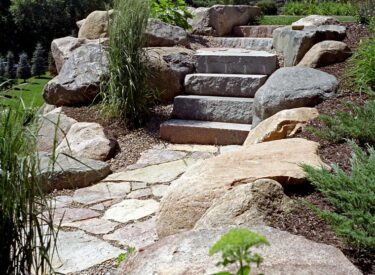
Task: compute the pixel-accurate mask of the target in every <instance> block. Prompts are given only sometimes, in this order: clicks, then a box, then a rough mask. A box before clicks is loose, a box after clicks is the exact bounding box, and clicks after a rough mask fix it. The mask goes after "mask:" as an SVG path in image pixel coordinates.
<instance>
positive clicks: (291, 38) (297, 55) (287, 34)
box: [273, 25, 346, 67]
mask: <svg viewBox="0 0 375 275" xmlns="http://www.w3.org/2000/svg"><path fill="white" fill-rule="evenodd" d="M345 36H346V28H345V27H343V26H337V25H322V26H319V27H306V28H304V29H303V30H293V29H292V27H291V26H287V27H282V28H278V29H276V30H274V31H273V46H274V48H275V50H276V51H277V52H278V53H280V54H282V55H283V56H284V66H285V67H290V66H295V65H297V64H298V62H300V61H301V59H302V58H303V57H304V55H305V54H306V53H307V52H308V50H310V48H311V47H312V46H313V45H315V44H316V43H318V42H321V41H324V40H343V39H344V38H345Z"/></svg>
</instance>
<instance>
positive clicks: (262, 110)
mask: <svg viewBox="0 0 375 275" xmlns="http://www.w3.org/2000/svg"><path fill="white" fill-rule="evenodd" d="M337 86H338V81H337V79H336V77H334V76H333V75H330V74H327V73H325V72H322V71H318V70H315V69H311V68H306V67H290V68H281V69H279V70H277V71H276V72H275V73H273V74H272V75H271V76H270V77H269V78H268V80H267V81H266V83H265V84H264V85H263V86H262V87H261V88H260V89H259V90H258V91H257V92H256V94H255V98H254V108H253V111H254V113H253V128H254V127H255V126H257V125H258V124H259V123H260V122H261V121H262V120H264V119H266V118H269V117H270V116H272V115H274V114H276V113H277V112H279V111H282V110H285V109H293V108H299V107H313V106H315V105H317V104H318V103H320V102H322V101H323V100H324V99H327V98H329V97H331V96H333V95H334V94H335V92H336V89H337Z"/></svg>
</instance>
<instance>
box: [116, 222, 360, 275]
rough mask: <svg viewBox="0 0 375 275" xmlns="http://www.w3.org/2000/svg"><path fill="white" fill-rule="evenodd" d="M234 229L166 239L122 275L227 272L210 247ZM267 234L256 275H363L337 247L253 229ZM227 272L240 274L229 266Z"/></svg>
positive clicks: (139, 256)
mask: <svg viewBox="0 0 375 275" xmlns="http://www.w3.org/2000/svg"><path fill="white" fill-rule="evenodd" d="M229 229H230V228H221V229H206V230H192V231H189V232H184V233H180V234H177V235H173V236H169V237H167V238H164V239H162V240H160V241H158V242H156V243H155V244H153V245H151V246H148V247H146V248H144V249H143V250H142V251H140V252H138V253H137V254H135V255H132V256H131V257H129V259H128V260H127V261H125V262H124V263H123V264H122V265H121V267H120V269H119V271H118V274H175V275H182V274H183V275H197V274H204V275H208V274H213V273H216V272H220V271H223V268H222V267H221V266H220V267H218V266H216V264H217V263H218V262H219V261H220V260H221V255H219V254H216V255H215V256H212V257H210V256H208V251H209V249H210V247H211V246H212V245H213V244H214V243H215V242H216V241H217V240H218V239H219V238H220V236H222V235H223V234H225V233H226V232H227V231H228V230H229ZM249 229H250V230H252V231H255V232H257V233H259V234H262V235H264V236H265V237H266V238H267V240H268V241H269V242H270V244H271V245H270V246H262V247H260V248H256V249H254V252H256V253H258V254H260V255H262V257H263V258H264V262H263V263H262V264H261V266H260V268H255V267H254V268H253V269H252V271H253V272H254V274H258V273H263V274H275V275H282V274H317V275H325V274H332V275H344V274H345V275H359V274H361V272H360V271H359V270H358V269H357V268H356V267H355V266H354V265H353V264H352V263H351V262H350V261H349V260H348V259H347V258H346V257H345V256H344V254H343V253H342V252H341V251H340V250H339V249H337V248H335V247H333V246H330V245H326V244H320V243H315V242H313V241H310V240H307V239H306V238H304V237H301V236H297V235H292V234H290V233H288V232H284V231H281V230H278V229H273V228H270V227H266V226H259V227H250V228H249ZM225 270H230V271H231V272H236V270H237V269H236V268H235V267H234V266H233V265H232V266H228V268H226V269H225Z"/></svg>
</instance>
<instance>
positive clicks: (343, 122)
mask: <svg viewBox="0 0 375 275" xmlns="http://www.w3.org/2000/svg"><path fill="white" fill-rule="evenodd" d="M348 108H349V109H350V110H349V111H346V112H337V113H336V114H335V115H334V116H327V115H321V116H319V120H320V121H321V122H322V123H323V125H324V127H323V128H322V129H315V128H311V127H309V128H307V130H308V131H311V132H312V133H313V134H315V135H316V136H318V137H320V138H323V139H327V140H331V141H333V142H340V141H344V140H346V139H356V140H357V141H358V142H360V143H361V144H366V143H370V144H373V145H375V123H374V118H375V100H369V101H367V102H366V104H365V105H364V106H358V105H356V104H348Z"/></svg>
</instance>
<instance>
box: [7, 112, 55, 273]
mask: <svg viewBox="0 0 375 275" xmlns="http://www.w3.org/2000/svg"><path fill="white" fill-rule="evenodd" d="M32 120H33V119H32V116H30V113H29V112H27V111H25V110H24V109H23V108H18V109H16V110H12V109H10V108H6V109H1V110H0V236H1V237H0V263H1V264H0V274H51V273H53V271H52V269H51V262H50V259H51V257H52V254H53V252H54V243H55V241H54V240H55V238H56V234H57V233H56V232H55V231H54V227H53V223H52V214H53V213H52V211H51V210H50V208H49V205H48V202H47V200H46V197H45V195H44V194H43V192H42V188H41V182H40V177H39V161H38V156H37V153H36V146H35V128H34V127H33V123H32ZM42 213H43V214H42Z"/></svg>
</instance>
